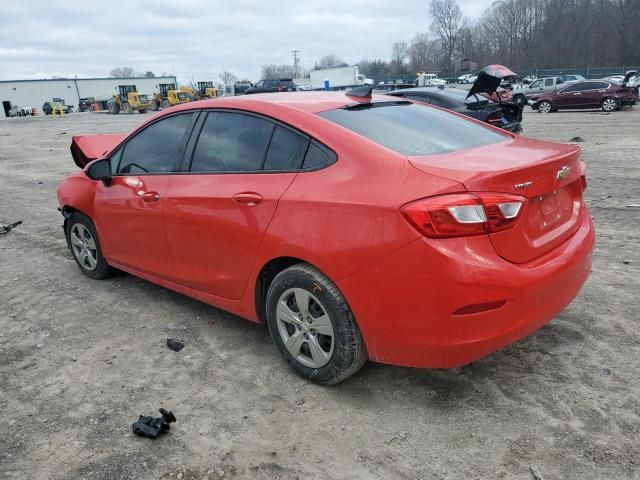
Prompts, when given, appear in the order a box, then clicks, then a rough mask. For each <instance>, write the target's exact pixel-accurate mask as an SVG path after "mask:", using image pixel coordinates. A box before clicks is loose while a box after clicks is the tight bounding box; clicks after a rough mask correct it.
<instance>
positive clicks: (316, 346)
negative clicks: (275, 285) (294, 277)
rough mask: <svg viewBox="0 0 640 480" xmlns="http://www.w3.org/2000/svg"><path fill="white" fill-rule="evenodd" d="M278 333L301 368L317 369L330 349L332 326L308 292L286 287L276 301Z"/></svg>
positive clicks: (321, 306)
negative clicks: (302, 366)
mask: <svg viewBox="0 0 640 480" xmlns="http://www.w3.org/2000/svg"><path fill="white" fill-rule="evenodd" d="M276 320H277V324H278V333H279V334H280V338H281V339H282V342H283V343H284V346H285V348H286V349H287V351H288V352H289V353H290V354H291V355H292V356H293V357H294V358H295V359H296V360H297V361H298V362H300V363H301V364H302V365H304V366H306V367H309V368H321V367H323V366H324V365H326V364H327V363H329V360H331V356H332V355H333V350H334V344H335V339H334V336H335V335H334V332H333V323H332V322H331V318H330V316H329V314H328V313H327V310H326V308H325V307H324V305H322V303H321V302H320V300H318V299H317V298H316V297H315V296H314V295H312V294H311V292H308V291H307V290H305V289H303V288H290V289H289V290H287V291H285V292H284V293H283V294H282V295H281V296H280V298H279V299H278V306H277V309H276Z"/></svg>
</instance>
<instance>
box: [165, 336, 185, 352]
mask: <svg viewBox="0 0 640 480" xmlns="http://www.w3.org/2000/svg"><path fill="white" fill-rule="evenodd" d="M167 347H169V348H170V349H171V350H173V351H174V352H179V351H180V350H182V349H183V348H184V343H182V342H181V341H180V340H174V339H173V338H167Z"/></svg>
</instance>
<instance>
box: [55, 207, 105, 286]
mask: <svg viewBox="0 0 640 480" xmlns="http://www.w3.org/2000/svg"><path fill="white" fill-rule="evenodd" d="M66 234H67V242H68V244H69V248H70V249H71V253H72V254H73V258H74V260H75V261H76V263H77V264H78V267H80V270H81V271H82V273H84V274H85V275H86V276H87V277H91V278H95V279H98V280H101V279H103V278H108V277H110V276H112V275H113V274H114V273H115V272H116V270H115V269H114V268H112V267H111V266H109V264H108V263H107V262H106V260H105V259H104V256H103V255H102V250H101V248H100V241H99V240H98V234H97V232H96V227H95V225H94V224H93V221H91V219H90V218H89V217H87V216H86V215H83V214H82V213H80V212H74V213H73V215H71V218H69V220H67V229H66Z"/></svg>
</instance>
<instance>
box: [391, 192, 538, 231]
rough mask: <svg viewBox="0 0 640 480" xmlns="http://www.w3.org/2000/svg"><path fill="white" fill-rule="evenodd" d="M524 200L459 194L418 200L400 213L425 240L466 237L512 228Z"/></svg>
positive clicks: (503, 194)
mask: <svg viewBox="0 0 640 480" xmlns="http://www.w3.org/2000/svg"><path fill="white" fill-rule="evenodd" d="M525 201H526V199H525V198H524V197H521V196H519V195H511V194H508V193H473V194H471V193H461V194H453V195H442V196H438V197H431V198H426V199H424V200H418V201H417V202H413V203H410V204H408V205H405V206H404V207H402V209H401V210H402V213H403V215H404V216H405V217H406V218H407V220H409V222H410V223H411V224H412V225H413V226H414V227H416V228H417V229H418V231H419V232H420V233H422V234H423V235H425V236H427V237H431V238H449V237H465V236H470V235H484V234H488V233H495V232H499V231H502V230H507V229H508V228H511V227H513V226H514V225H515V224H516V223H517V222H518V219H519V218H520V214H521V213H522V207H523V206H524V202H525Z"/></svg>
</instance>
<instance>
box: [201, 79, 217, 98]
mask: <svg viewBox="0 0 640 480" xmlns="http://www.w3.org/2000/svg"><path fill="white" fill-rule="evenodd" d="M196 98H197V99H198V100H202V99H206V98H218V89H217V88H216V87H214V86H213V82H198V90H197V91H196Z"/></svg>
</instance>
